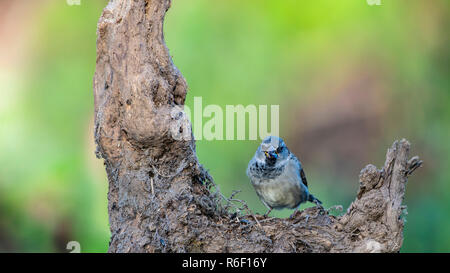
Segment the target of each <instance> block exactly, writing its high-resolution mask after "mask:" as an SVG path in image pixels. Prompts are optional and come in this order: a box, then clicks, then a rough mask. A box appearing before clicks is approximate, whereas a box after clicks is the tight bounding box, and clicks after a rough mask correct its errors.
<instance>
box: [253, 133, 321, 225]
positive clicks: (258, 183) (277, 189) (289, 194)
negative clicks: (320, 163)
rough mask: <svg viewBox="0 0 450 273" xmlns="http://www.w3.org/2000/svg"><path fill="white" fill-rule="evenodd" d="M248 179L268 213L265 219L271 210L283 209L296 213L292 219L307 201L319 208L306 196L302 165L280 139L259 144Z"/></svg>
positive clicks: (275, 138) (316, 202) (267, 138)
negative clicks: (292, 210)
mask: <svg viewBox="0 0 450 273" xmlns="http://www.w3.org/2000/svg"><path fill="white" fill-rule="evenodd" d="M247 176H248V177H249V178H250V181H251V183H252V185H253V187H254V188H255V191H256V194H257V195H258V197H259V199H260V200H261V202H262V203H263V204H264V205H265V206H266V207H267V209H268V211H267V212H266V214H264V217H267V216H268V215H269V213H270V212H271V211H272V209H283V208H290V209H295V211H294V213H293V214H292V215H291V217H292V216H293V215H294V214H295V213H296V212H297V209H298V207H299V206H300V204H302V203H305V202H306V201H309V202H313V203H315V204H316V205H318V206H321V204H322V202H321V201H319V199H317V198H316V197H314V195H312V194H311V193H309V191H308V182H307V181H306V176H305V172H304V171H303V168H302V164H301V163H300V161H299V160H298V159H297V157H296V156H295V155H294V154H293V153H291V152H290V151H289V149H288V148H287V146H286V144H285V143H284V141H283V139H281V138H280V137H276V136H268V137H266V138H265V139H264V140H263V141H262V143H261V145H260V146H259V147H258V149H257V150H256V153H255V155H254V156H253V158H252V159H251V160H250V162H249V163H248V167H247Z"/></svg>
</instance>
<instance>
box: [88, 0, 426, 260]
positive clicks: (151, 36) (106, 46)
mask: <svg viewBox="0 0 450 273" xmlns="http://www.w3.org/2000/svg"><path fill="white" fill-rule="evenodd" d="M170 5H171V1H170V0H111V1H110V3H109V4H108V6H107V7H106V8H105V9H104V11H103V14H102V15H101V18H100V20H99V22H98V30H97V35H98V40H97V65H96V72H95V77H94V98H95V141H96V143H97V156H98V157H102V158H103V159H104V162H105V166H106V171H107V175H108V180H109V192H108V202H109V205H108V210H109V218H110V228H111V240H110V246H109V252H396V251H399V249H400V247H401V245H402V241H403V225H404V220H403V218H402V215H403V213H405V210H406V207H405V206H403V205H402V200H403V196H404V194H405V186H406V182H407V178H408V176H409V175H410V174H411V173H412V172H413V171H414V170H415V169H416V168H417V167H419V166H420V165H421V161H420V160H419V158H418V157H414V158H412V159H410V160H408V159H409V157H408V152H409V146H410V145H409V143H408V142H407V141H406V140H401V141H396V142H395V143H394V144H393V145H392V147H391V148H389V149H388V152H387V155H386V163H385V165H384V166H383V167H382V168H381V169H377V168H376V167H375V166H373V165H368V166H367V167H365V168H364V169H363V170H362V171H361V174H360V188H359V192H358V194H357V197H356V199H355V200H354V201H353V203H352V204H351V205H350V207H349V208H348V210H347V212H346V213H345V214H344V215H343V216H340V217H335V216H332V215H329V213H328V210H320V209H319V208H316V207H314V208H308V209H305V210H303V211H301V212H300V213H298V214H296V217H294V218H293V219H278V218H270V219H262V218H261V216H252V215H250V214H246V213H240V214H236V213H232V209H233V206H240V207H241V209H243V211H244V212H245V211H247V210H245V209H246V207H245V204H238V205H233V204H231V203H233V200H231V199H230V198H225V197H224V196H223V195H222V194H221V193H220V191H218V190H217V189H214V188H215V184H214V182H213V180H212V178H211V177H210V176H209V175H208V173H207V172H206V171H205V170H204V169H203V167H202V166H201V165H200V164H199V162H198V160H197V156H196V153H195V141H194V140H193V138H182V139H177V138H174V137H173V135H172V133H171V132H173V129H174V124H175V125H176V126H180V128H178V127H176V128H175V130H179V131H182V130H183V128H185V127H183V126H182V125H183V124H185V123H186V120H185V119H184V116H183V115H182V111H180V109H182V106H183V104H184V101H185V97H186V90H187V85H186V82H185V79H184V78H183V76H182V75H181V73H180V72H179V71H178V69H177V68H176V67H175V65H174V64H173V62H172V60H171V57H170V55H169V51H168V49H167V47H166V45H165V42H164V35H163V21H164V16H165V14H166V12H167V10H168V9H169V7H170ZM180 124H181V125H180ZM307 215H309V216H310V217H309V219H308V221H306V217H307ZM243 220H244V221H243Z"/></svg>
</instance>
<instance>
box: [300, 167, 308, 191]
mask: <svg viewBox="0 0 450 273" xmlns="http://www.w3.org/2000/svg"><path fill="white" fill-rule="evenodd" d="M300 177H301V178H302V182H303V184H305V186H306V187H308V181H307V180H306V175H305V171H303V168H302V167H300Z"/></svg>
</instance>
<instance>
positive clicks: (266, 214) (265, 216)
mask: <svg viewBox="0 0 450 273" xmlns="http://www.w3.org/2000/svg"><path fill="white" fill-rule="evenodd" d="M271 211H272V208H270V209H269V210H268V211H267V212H266V213H265V214H264V216H263V217H264V218H267V216H269V213H270V212H271Z"/></svg>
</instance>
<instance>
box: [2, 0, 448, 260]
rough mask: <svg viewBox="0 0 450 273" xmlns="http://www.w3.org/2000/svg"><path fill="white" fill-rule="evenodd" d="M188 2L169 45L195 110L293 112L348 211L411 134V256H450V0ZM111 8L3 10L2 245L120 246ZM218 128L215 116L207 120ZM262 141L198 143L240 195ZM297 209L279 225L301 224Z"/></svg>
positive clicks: (328, 195) (311, 174) (288, 127)
mask: <svg viewBox="0 0 450 273" xmlns="http://www.w3.org/2000/svg"><path fill="white" fill-rule="evenodd" d="M381 1H382V5H381V6H370V5H368V4H367V2H366V0H343V1H336V0H314V1H310V0H307V1H299V0H270V1H269V0H247V1H238V0H226V1H225V0H217V1H211V0H173V3H172V8H171V9H170V10H169V12H168V14H167V18H166V23H165V37H166V42H167V45H168V47H169V49H170V53H171V55H172V56H173V59H174V62H175V64H176V65H177V66H178V68H179V69H180V70H181V71H182V73H183V75H184V76H185V78H186V80H187V82H188V84H189V92H188V96H187V102H186V103H187V105H188V106H190V107H191V109H192V105H193V98H194V96H202V98H203V105H207V104H218V105H221V106H225V105H226V104H231V105H237V104H243V105H248V104H255V105H259V104H263V105H273V104H276V105H280V120H281V122H280V135H281V136H282V137H283V138H284V139H285V141H286V143H287V144H288V146H289V147H290V148H291V150H293V151H294V153H296V154H297V155H298V156H299V158H300V159H301V160H302V162H303V165H304V168H305V170H306V175H307V177H308V180H309V183H310V189H311V191H312V192H314V194H315V195H316V196H318V197H319V198H320V199H321V200H322V201H323V202H324V205H325V206H327V207H330V206H332V205H336V204H341V205H343V206H344V210H345V209H346V208H347V207H348V205H349V204H350V202H351V201H352V200H353V199H354V197H355V195H356V192H357V189H358V174H359V171H360V170H361V169H362V168H363V167H364V166H365V165H366V164H369V163H373V164H375V165H377V166H378V167H381V166H382V165H383V163H384V155H385V152H386V149H387V148H388V147H389V146H390V145H391V144H392V142H393V141H394V140H395V139H400V138H403V137H404V138H407V139H408V140H409V141H410V142H411V143H412V151H411V156H412V155H415V154H418V155H420V156H421V158H422V159H423V160H424V166H423V168H421V169H419V170H418V171H416V173H415V174H414V175H413V176H412V177H411V178H410V180H409V183H408V187H407V193H406V198H405V203H406V205H408V212H409V214H408V215H407V217H406V219H407V223H406V227H405V240H404V244H403V247H402V251H403V252H449V251H450V183H449V181H450V172H448V169H447V168H448V167H449V166H450V162H449V155H450V151H449V150H450V141H449V140H450V90H449V89H450V82H449V64H450V62H449V61H450V59H449V57H450V52H449V40H448V38H449V35H448V29H449V21H448V18H449V15H450V2H449V1H448V0H434V1H424V0H421V1H419V0H417V1H412V0H408V1H400V0H399V1H390V0H381ZM106 3H107V1H105V0H89V1H87V0H81V2H80V4H81V5H72V6H71V5H68V4H67V2H66V1H65V0H45V1H44V0H42V1H26V0H14V1H13V0H1V1H0V95H1V96H0V252H11V251H12V252H68V250H66V244H67V242H69V241H78V242H80V244H81V251H82V252H105V251H106V250H107V248H108V242H109V228H108V214H107V199H106V194H107V179H106V175H105V171H104V169H103V164H102V161H101V160H98V159H96V158H95V155H94V150H95V145H94V143H93V132H92V125H93V90H92V78H93V74H94V69H95V60H96V52H95V51H96V45H95V41H96V23H97V20H98V18H99V16H100V14H101V11H102V9H103V7H104V6H105V5H106ZM206 120H207V119H206ZM258 144H259V141H204V140H202V141H198V142H197V152H198V155H199V159H200V161H201V163H202V164H204V165H205V166H206V167H207V168H208V169H210V172H211V174H212V175H213V177H214V178H215V180H216V183H217V184H219V185H220V188H221V190H222V191H223V192H224V193H225V194H226V195H229V194H230V193H231V192H232V190H242V192H241V193H240V194H239V195H238V197H239V198H240V199H244V200H246V201H247V202H248V204H249V206H250V208H251V209H252V210H254V211H255V212H259V213H263V212H265V208H264V207H263V205H262V204H261V202H260V201H259V200H258V198H257V196H256V194H255V193H254V191H253V188H252V186H251V185H250V183H249V181H248V179H247V178H246V176H245V170H246V167H247V163H248V161H249V160H250V158H251V157H252V156H253V153H254V151H255V149H256V147H257V145H258ZM290 213H291V211H289V210H285V211H277V212H274V213H273V216H278V217H286V216H288V215H289V214H290Z"/></svg>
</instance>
